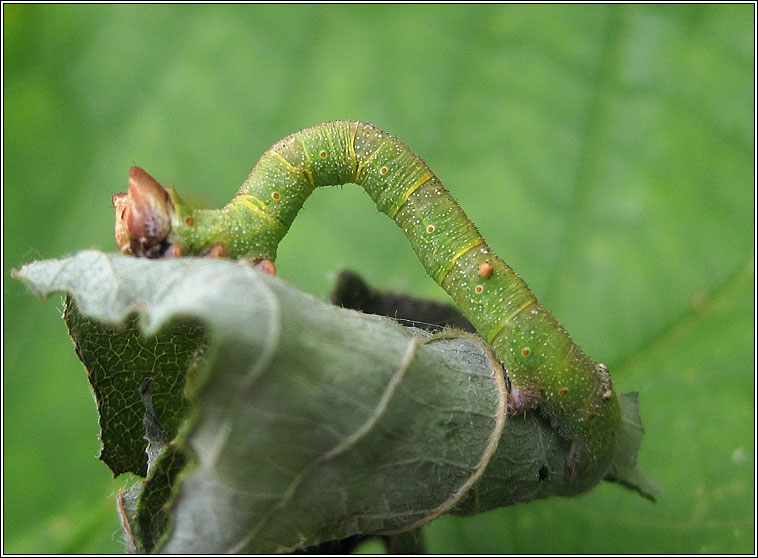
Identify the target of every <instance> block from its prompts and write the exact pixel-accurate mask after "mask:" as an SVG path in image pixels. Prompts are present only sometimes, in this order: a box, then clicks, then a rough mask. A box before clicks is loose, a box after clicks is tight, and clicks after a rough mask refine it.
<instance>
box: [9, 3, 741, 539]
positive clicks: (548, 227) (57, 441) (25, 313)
mask: <svg viewBox="0 0 758 558" xmlns="http://www.w3.org/2000/svg"><path fill="white" fill-rule="evenodd" d="M754 13H755V11H754V6H753V5H751V4H742V5H728V4H727V5H723V4H719V5H702V4H701V5H615V6H608V5H585V6H572V5H561V6H533V5H528V6H527V5H525V6H519V5H507V6H496V5H491V6H426V5H424V6H421V5H418V6H337V5H332V6H305V5H298V6H262V5H256V6H174V5H171V6H144V5H142V6H125V5H113V6H94V5H87V6H78V5H56V6H52V5H50V6H46V5H30V4H6V5H4V6H3V15H4V19H3V24H4V29H3V31H4V45H3V46H4V70H5V73H4V91H3V94H4V109H5V112H4V115H5V122H4V124H5V126H4V137H3V140H4V165H3V166H4V169H3V171H4V173H3V218H4V229H3V234H4V246H3V248H4V279H5V283H4V293H3V296H4V332H3V337H4V344H3V364H4V378H3V382H4V383H3V388H4V391H3V393H4V402H3V403H4V416H3V418H4V450H5V452H4V475H5V476H4V481H5V484H4V500H3V504H4V516H3V519H4V550H5V551H6V552H21V553H26V552H35V553H53V554H58V553H71V552H91V553H103V552H106V553H107V552H119V551H121V550H122V549H123V542H122V541H121V540H120V535H118V533H119V532H120V526H119V524H118V520H117V519H115V517H114V514H113V508H114V506H115V494H116V493H117V492H118V489H119V488H120V487H121V486H122V485H123V483H124V481H123V480H122V479H117V480H115V481H114V480H112V479H111V478H110V477H111V475H110V474H109V470H108V469H107V468H106V467H105V466H104V465H103V464H102V463H101V462H99V461H98V460H97V458H96V456H97V454H98V451H99V442H98V440H97V434H98V428H99V426H98V416H97V410H96V405H95V404H94V403H93V401H92V397H91V394H90V389H89V387H88V385H87V380H86V375H85V373H84V372H83V370H82V366H81V363H80V362H79V359H78V358H77V357H76V355H75V354H74V352H73V350H72V345H71V341H70V340H69V339H68V338H67V335H66V333H65V327H64V326H63V324H62V322H61V320H60V319H59V316H58V314H59V311H58V306H59V301H58V300H57V299H56V298H55V297H53V298H52V299H51V300H49V301H47V302H45V303H40V302H39V301H38V300H36V299H35V298H34V297H31V296H29V294H28V293H27V292H25V289H24V288H23V286H22V285H21V284H20V283H18V282H16V281H12V280H10V278H9V270H10V269H11V268H19V267H20V266H21V265H23V264H25V263H27V262H29V261H31V260H34V259H39V258H47V257H59V256H60V255H62V254H66V253H73V252H75V251H78V250H81V249H83V248H89V247H96V248H99V249H102V250H113V249H114V245H113V240H112V236H113V235H112V226H113V214H112V210H111V206H110V196H111V194H113V193H114V192H116V191H122V190H123V188H124V186H125V185H126V181H127V173H128V169H129V166H131V165H132V164H138V165H140V166H143V167H144V168H146V169H147V170H148V171H149V172H151V173H152V174H154V175H155V176H156V177H157V178H158V179H160V180H162V181H163V183H164V184H165V185H166V186H176V187H180V188H181V189H182V192H183V193H185V194H191V193H194V194H195V198H196V199H200V200H203V201H206V202H207V204H208V205H209V206H212V207H219V206H221V205H222V204H224V203H226V202H228V201H229V199H230V198H231V196H232V195H233V192H234V191H235V190H236V188H237V186H238V185H239V184H240V183H241V182H242V181H243V180H244V178H245V177H246V176H247V174H248V172H249V171H250V169H251V167H252V165H253V163H254V161H255V160H256V159H257V158H258V157H259V156H260V154H261V153H262V152H263V151H264V150H265V149H267V148H268V147H270V145H271V144H272V143H273V142H274V141H276V140H278V139H280V138H282V137H284V136H285V135H287V134H288V133H291V132H293V131H295V130H298V129H301V128H303V127H305V126H309V125H313V124H317V123H319V122H324V121H328V120H333V119H337V118H360V119H362V120H366V121H369V122H372V123H374V124H376V125H378V126H381V127H382V128H384V129H386V130H388V131H390V132H392V133H394V134H395V135H397V136H398V137H400V138H402V139H403V141H405V142H407V143H408V144H409V146H410V147H411V148H413V149H414V150H415V151H416V152H418V153H419V154H420V155H421V156H422V157H423V158H424V160H425V161H427V162H428V163H429V165H430V166H431V168H432V169H433V170H434V172H435V173H436V174H438V175H439V176H440V177H441V179H442V180H443V181H444V183H445V185H446V187H447V188H448V189H449V190H450V191H451V193H452V194H453V195H454V196H455V197H456V199H457V200H458V201H459V202H460V203H461V206H462V207H463V209H464V210H465V211H466V212H467V214H468V215H469V217H471V219H472V220H473V222H474V223H475V224H476V225H477V227H478V228H479V229H480V231H481V232H482V233H483V235H484V237H485V238H486V239H487V241H488V243H489V244H490V245H491V246H492V247H493V248H494V249H495V250H496V251H497V252H498V253H499V254H501V255H502V256H503V257H504V258H505V260H506V261H508V262H509V263H510V264H511V265H512V266H513V267H514V268H515V269H516V270H517V271H518V272H519V273H520V274H521V275H522V276H523V277H524V278H525V279H526V280H527V282H528V283H529V285H530V286H531V287H532V288H533V289H534V291H535V292H536V294H537V295H538V296H539V298H540V300H541V301H542V302H543V303H544V304H545V305H546V306H547V307H548V308H550V309H551V310H552V311H553V312H554V313H555V314H556V316H557V317H558V318H559V320H560V321H561V322H562V323H564V325H566V326H567V329H568V330H569V331H570V332H571V334H572V336H573V337H574V340H575V341H577V343H578V344H579V345H581V346H582V347H583V348H585V349H586V350H587V351H588V353H589V354H590V355H591V356H592V357H593V358H596V359H598V360H602V361H603V362H605V363H606V364H608V365H609V367H610V370H611V372H612V374H613V380H614V384H615V385H616V387H617V388H618V390H619V391H620V392H629V391H635V390H638V391H640V404H641V412H642V417H643V419H644V423H645V427H646V435H645V440H644V442H643V447H642V451H641V454H640V459H641V467H642V468H643V469H644V470H645V471H646V472H648V473H649V474H650V475H651V476H652V477H654V478H655V479H657V480H658V481H660V482H661V484H662V485H663V487H664V489H665V492H664V493H663V495H662V497H661V498H659V500H658V503H657V504H655V505H654V506H653V505H650V504H649V503H648V502H646V501H645V500H643V499H641V498H629V495H628V493H627V491H625V490H619V489H616V488H615V487H614V485H612V484H610V483H603V484H602V485H600V486H599V487H598V488H597V489H595V490H593V491H592V492H591V493H589V494H587V495H586V496H584V497H582V498H579V499H565V500H556V499H551V500H549V501H545V502H544V503H540V502H535V503H530V504H528V505H524V506H512V507H508V508H503V509H499V510H495V511H492V512H488V513H486V514H478V515H475V516H472V517H467V518H455V517H451V516H445V517H443V518H441V519H439V520H437V521H435V522H433V523H431V524H430V525H429V526H428V527H426V528H425V535H426V537H425V539H426V541H427V543H428V547H429V550H430V551H433V552H459V553H483V552H498V553H502V552H512V553H519V552H522V553H535V552H536V553H573V554H577V553H587V552H594V553H604V552H608V553H622V554H627V553H630V552H651V553H692V552H712V553H730V552H731V553H751V552H753V551H754V534H755V530H754V498H753V494H754V488H755V483H754V471H755V458H754V455H755V446H754V407H755V397H754V393H755V389H754V365H755V362H754V343H753V340H754V334H755V331H754V316H753V309H754V289H753V288H754V283H755V281H754V264H753V254H754V229H753V224H754V190H755V188H754V177H753V169H754V165H753V154H754V142H753V138H754V113H753V107H754V87H753V86H754V80H753V71H754V62H755V57H754ZM279 253H280V256H279V259H278V261H277V266H278V268H279V271H280V274H281V275H282V277H284V278H285V279H286V280H287V281H289V282H291V283H292V284H294V285H295V286H297V287H298V288H300V289H301V290H304V291H306V292H310V293H313V294H315V295H318V296H321V297H325V296H326V294H327V293H328V291H329V289H330V288H331V283H332V281H331V276H332V274H334V273H336V271H337V270H339V269H341V268H345V267H350V268H352V269H357V270H359V271H360V272H361V273H362V274H363V275H364V276H365V277H367V278H368V279H370V282H371V284H372V285H375V286H378V287H382V288H391V289H393V290H395V291H399V292H405V293H410V294H415V295H417V296H433V297H435V298H437V299H438V300H440V301H444V300H446V297H445V294H444V293H443V292H442V291H441V290H439V289H438V287H436V285H435V284H434V283H433V281H431V279H428V278H426V276H425V274H424V271H423V269H421V266H420V265H419V264H418V262H417V261H416V258H415V255H414V254H413V253H412V251H411V250H410V248H409V247H408V246H407V245H406V241H405V239H404V238H403V236H402V233H400V231H398V230H396V227H394V225H393V224H392V223H391V222H389V220H387V219H386V217H384V216H382V215H377V214H376V210H375V208H374V207H373V206H372V204H371V203H370V201H368V200H367V198H366V196H365V194H364V193H363V192H361V191H359V189H357V188H351V187H346V188H344V189H340V190H335V191H329V190H323V191H319V192H317V193H316V194H315V195H314V196H313V197H312V198H311V199H309V200H308V203H307V204H306V207H305V208H304V209H303V211H302V212H301V214H300V215H299V217H298V219H297V220H296V222H295V225H294V227H293V229H292V230H291V231H290V233H289V234H288V236H287V238H286V239H285V240H284V242H283V243H282V246H281V249H280V251H279ZM725 425H728V428H727V427H725ZM51 464H54V466H52V465H51ZM104 495H105V496H104ZM514 526H515V528H514Z"/></svg>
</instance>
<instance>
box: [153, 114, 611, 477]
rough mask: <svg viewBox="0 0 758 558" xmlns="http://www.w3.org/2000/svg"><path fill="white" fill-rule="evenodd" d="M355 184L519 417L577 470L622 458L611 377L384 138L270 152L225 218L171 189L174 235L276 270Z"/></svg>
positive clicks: (338, 135)
mask: <svg viewBox="0 0 758 558" xmlns="http://www.w3.org/2000/svg"><path fill="white" fill-rule="evenodd" d="M345 183H355V184H359V185H360V186H362V187H363V188H364V189H365V190H366V192H367V193H368V195H369V196H370V197H371V199H373V200H374V202H375V203H376V206H377V207H378V208H379V210H380V211H382V212H383V213H386V214H387V215H388V216H389V217H390V218H392V219H393V220H394V221H395V222H396V223H397V224H398V226H400V228H401V229H402V230H403V232H404V233H405V235H406V236H407V237H408V240H409V241H410V243H411V245H412V246H413V248H414V250H415V251H416V254H417V255H418V257H419V259H420V260H421V262H422V264H423V265H424V268H425V269H426V271H427V272H428V273H429V275H430V276H431V277H432V278H434V280H435V281H436V282H437V283H438V284H439V285H441V286H442V287H443V288H444V289H445V290H446V291H447V292H448V293H449V294H450V296H451V297H452V298H453V299H454V300H455V302H456V303H457V305H458V306H459V308H460V309H461V311H462V312H463V313H464V314H465V316H466V317H467V318H468V319H469V320H470V321H471V322H472V323H473V324H474V326H475V327H476V329H477V331H478V332H479V333H480V335H481V336H482V337H483V338H484V339H486V340H487V342H488V343H489V344H490V345H491V346H492V348H493V350H494V352H495V354H496V355H497V357H498V358H499V359H500V360H501V362H502V363H503V365H504V366H505V369H506V370H507V374H508V377H509V379H510V381H511V384H512V397H511V405H512V410H515V411H519V410H524V409H527V408H530V407H535V406H538V407H539V408H540V409H541V411H542V412H543V413H544V414H545V415H547V416H548V417H549V418H550V419H551V420H552V421H553V423H554V424H555V425H556V426H557V427H558V428H559V429H560V430H561V432H562V433H563V434H564V435H565V436H566V437H567V438H569V439H571V440H572V441H573V442H574V452H573V455H572V457H571V458H569V463H568V465H567V467H568V468H569V469H570V470H572V471H573V470H575V469H577V468H579V467H585V466H586V465H587V464H590V463H593V462H597V461H598V460H600V459H603V458H605V457H607V456H608V455H609V454H610V452H612V449H613V448H612V445H613V440H614V434H615V431H616V427H617V425H618V423H619V421H620V410H619V405H618V400H617V397H616V395H615V393H614V392H613V389H612V385H611V381H610V376H609V374H608V372H607V369H606V368H605V366H604V365H602V364H596V363H595V362H593V361H592V360H591V359H590V358H589V357H588V356H587V355H586V354H585V353H584V352H583V351H582V350H581V349H580V348H579V347H577V346H576V345H575V344H574V342H573V341H572V340H571V338H570V336H569V335H568V333H567V332H566V331H565V329H564V328H563V327H562V326H561V325H560V324H559V323H558V322H557V321H556V320H555V318H554V317H553V316H552V314H551V313H550V312H549V311H548V310H546V309H545V308H544V307H543V306H542V305H541V304H540V303H539V302H538V301H537V299H536V297H535V295H534V294H533V293H532V291H531V290H530V289H529V288H528V287H527V285H526V283H525V282H524V281H523V280H522V279H521V278H520V277H519V276H518V275H517V274H516V273H515V272H514V271H513V270H512V269H511V268H510V267H509V266H508V265H507V264H506V263H505V262H504V261H503V260H502V259H500V258H499V257H498V256H497V255H496V254H495V253H493V252H492V250H491V249H490V248H489V247H488V246H487V244H486V243H485V241H484V239H483V238H482V236H481V235H480V234H479V231H477V229H476V227H475V226H474V225H473V223H471V221H470V220H469V219H468V218H467V217H466V215H465V214H464V213H463V211H462V210H461V208H460V207H459V206H458V204H457V203H456V202H455V200H454V199H453V198H452V196H451V195H450V194H449V193H448V192H447V190H445V188H444V187H443V185H442V183H441V182H440V180H439V179H438V178H437V177H436V176H435V175H434V173H432V171H431V170H430V169H429V167H428V166H427V165H426V164H425V163H424V161H422V160H421V159H420V158H419V157H418V156H417V155H415V154H414V153H413V152H412V151H411V150H410V149H409V148H408V147H406V146H405V145H404V144H403V143H401V142H400V141H398V140H397V139H396V138H394V137H393V136H391V135H389V134H387V133H386V132H383V131H381V130H379V129H378V128H376V127H374V126H372V125H370V124H366V123H363V122H356V121H337V122H330V123H326V124H322V125H319V126H315V127H312V128H307V129H305V130H302V131H300V132H297V133H295V134H293V135H291V136H289V137H287V138H285V139H283V140H281V141H280V142H278V143H277V144H275V145H274V146H273V147H272V148H271V149H269V150H268V151H267V152H266V153H265V154H264V155H263V156H262V157H261V159H260V160H259V161H258V163H257V164H256V166H255V168H254V169H253V171H252V172H251V174H250V176H249V177H248V179H247V180H246V181H245V183H244V184H243V185H242V187H241V188H240V190H239V192H238V193H237V195H236V197H235V198H234V199H233V200H232V201H231V202H230V203H229V204H228V205H227V206H226V207H224V208H223V209H221V210H193V209H190V208H187V207H185V206H184V205H183V204H182V203H181V200H179V198H178V197H177V196H176V195H175V194H174V193H173V192H172V191H170V196H171V199H172V201H173V206H174V213H173V215H172V219H171V220H172V230H171V234H170V235H169V237H168V242H169V244H170V245H171V246H176V247H178V248H177V249H178V250H179V251H180V252H181V253H184V254H200V253H206V254H207V253H208V251H209V247H216V246H221V247H223V251H224V254H225V255H228V256H229V257H234V258H249V259H252V260H269V261H272V262H273V260H274V259H275V257H276V249H277V246H278V244H279V241H280V240H281V239H282V238H283V237H284V235H285V233H286V232H287V230H288V229H289V227H290V225H291V224H292V221H293V220H294V218H295V216H296V214H297V212H298V211H299V209H300V208H301V207H302V205H303V203H304V201H305V199H306V198H307V197H308V196H309V195H310V194H311V192H312V191H313V190H314V189H315V188H317V187H319V186H328V185H340V184H345Z"/></svg>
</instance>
